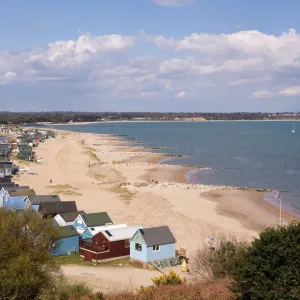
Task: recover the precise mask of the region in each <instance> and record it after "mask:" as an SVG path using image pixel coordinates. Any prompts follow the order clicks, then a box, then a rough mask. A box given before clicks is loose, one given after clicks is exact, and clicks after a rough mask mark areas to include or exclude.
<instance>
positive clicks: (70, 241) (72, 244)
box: [51, 226, 79, 256]
mask: <svg viewBox="0 0 300 300" xmlns="http://www.w3.org/2000/svg"><path fill="white" fill-rule="evenodd" d="M58 232H59V237H58V239H57V240H56V241H55V242H54V243H53V245H52V250H51V254H52V255H53V256H61V255H70V254H74V253H78V252H79V234H78V232H77V230H76V229H75V228H74V227H73V226H63V227H59V230H58Z"/></svg>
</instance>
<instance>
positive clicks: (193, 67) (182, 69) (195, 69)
mask: <svg viewBox="0 0 300 300" xmlns="http://www.w3.org/2000/svg"><path fill="white" fill-rule="evenodd" d="M261 64H262V61H261V60H260V59H259V58H257V59H244V60H243V59H242V60H225V61H223V62H221V63H216V64H207V63H201V62H198V61H197V60H195V59H194V58H191V57H187V58H185V59H178V58H176V59H171V60H165V61H163V62H162V63H161V64H160V72H161V73H163V74H172V73H186V74H199V75H205V74H214V73H221V72H240V71H243V70H253V69H260V68H261Z"/></svg>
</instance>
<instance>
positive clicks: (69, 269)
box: [62, 265, 160, 292]
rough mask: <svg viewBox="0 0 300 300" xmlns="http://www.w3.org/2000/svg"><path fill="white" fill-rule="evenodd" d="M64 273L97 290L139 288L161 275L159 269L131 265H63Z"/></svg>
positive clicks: (71, 278)
mask: <svg viewBox="0 0 300 300" xmlns="http://www.w3.org/2000/svg"><path fill="white" fill-rule="evenodd" d="M62 270H63V272H64V274H65V275H66V276H67V277H68V278H69V279H70V280H72V281H77V282H78V281H81V282H82V281H83V282H85V283H87V284H88V285H89V286H90V287H92V288H93V289H94V290H97V291H105V292H109V291H114V290H116V289H117V290H120V289H124V290H129V289H133V290H135V289H137V288H139V287H140V286H141V285H144V286H148V285H151V284H152V281H151V278H152V277H155V276H159V275H160V273H159V272H158V271H149V270H142V269H136V268H131V267H126V268H122V267H84V266H73V265H70V266H63V267H62Z"/></svg>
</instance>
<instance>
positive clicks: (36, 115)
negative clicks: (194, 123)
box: [0, 112, 300, 124]
mask: <svg viewBox="0 0 300 300" xmlns="http://www.w3.org/2000/svg"><path fill="white" fill-rule="evenodd" d="M191 118H204V119H205V120H230V121H233V120H277V119H279V120H280V119H289V118H294V119H295V118H296V119H300V116H299V114H298V113H289V112H285V113H276V114H274V113H261V112H257V113H249V112H234V113H218V112H216V113H206V112H190V113H184V112H176V113H174V112H166V113H159V112H26V113H20V112H0V124H36V123H68V122H70V121H72V122H101V121H109V120H111V121H118V120H119V121H131V120H136V119H147V120H165V121H173V120H177V119H191Z"/></svg>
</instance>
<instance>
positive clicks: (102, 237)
mask: <svg viewBox="0 0 300 300" xmlns="http://www.w3.org/2000/svg"><path fill="white" fill-rule="evenodd" d="M141 228H143V227H142V226H141V225H138V226H127V225H126V224H120V225H108V226H103V227H102V228H98V229H97V231H98V230H101V231H99V232H97V233H96V234H94V235H93V232H96V228H93V227H91V228H88V231H89V232H90V234H91V235H92V238H90V239H81V240H80V242H79V252H80V255H81V256H82V257H83V258H84V259H85V260H89V261H97V262H98V261H101V260H105V259H111V258H115V257H125V256H129V255H130V243H129V239H130V238H131V237H132V236H133V234H134V233H135V232H136V231H137V230H138V229H141ZM93 229H94V230H93ZM85 233H86V232H85Z"/></svg>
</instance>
